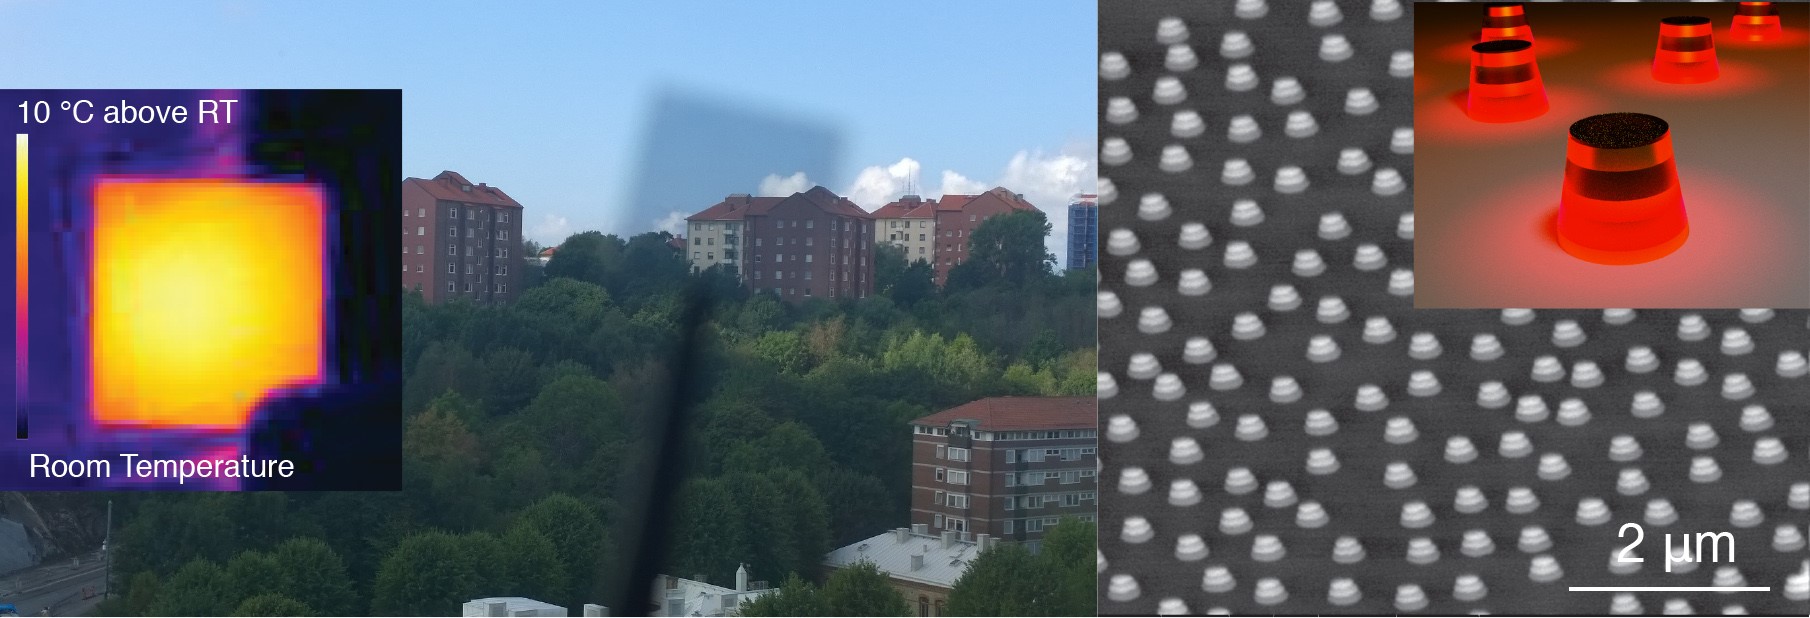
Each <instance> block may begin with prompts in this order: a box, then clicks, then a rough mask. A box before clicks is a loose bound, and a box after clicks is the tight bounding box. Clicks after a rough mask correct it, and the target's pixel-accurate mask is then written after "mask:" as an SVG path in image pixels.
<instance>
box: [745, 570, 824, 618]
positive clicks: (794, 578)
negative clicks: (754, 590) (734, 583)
mask: <svg viewBox="0 0 1810 618" xmlns="http://www.w3.org/2000/svg"><path fill="white" fill-rule="evenodd" d="M820 596H821V595H820V594H819V593H818V592H817V587H816V586H812V585H811V583H810V582H808V581H805V580H804V579H803V578H801V577H799V576H798V574H797V573H793V574H791V575H787V576H786V581H785V583H783V584H780V586H779V589H778V590H775V591H773V592H769V593H767V594H764V595H761V597H760V598H757V599H754V600H751V601H742V606H741V615H743V616H773V617H780V618H783V617H786V616H832V615H834V614H831V613H829V610H828V609H827V608H825V607H824V605H823V599H821V598H820Z"/></svg>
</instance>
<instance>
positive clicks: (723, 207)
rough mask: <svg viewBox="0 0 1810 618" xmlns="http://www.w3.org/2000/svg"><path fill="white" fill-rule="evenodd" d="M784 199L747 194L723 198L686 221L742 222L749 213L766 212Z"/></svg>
mask: <svg viewBox="0 0 1810 618" xmlns="http://www.w3.org/2000/svg"><path fill="white" fill-rule="evenodd" d="M784 199H786V198H783V197H752V196H749V195H745V194H740V195H731V196H729V197H726V198H723V201H721V202H717V203H716V204H715V205H712V206H711V207H709V208H705V209H704V210H702V211H699V212H698V214H695V215H692V216H689V217H686V218H685V220H686V221H740V220H741V219H742V217H743V216H746V215H747V214H748V213H749V211H756V212H757V213H758V212H766V211H767V209H770V208H772V207H773V205H774V204H778V203H779V202H780V201H781V200H784Z"/></svg>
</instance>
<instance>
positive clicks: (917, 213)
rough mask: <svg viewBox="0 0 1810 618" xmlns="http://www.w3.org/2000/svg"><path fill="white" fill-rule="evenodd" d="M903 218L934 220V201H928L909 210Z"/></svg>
mask: <svg viewBox="0 0 1810 618" xmlns="http://www.w3.org/2000/svg"><path fill="white" fill-rule="evenodd" d="M904 218H906V219H933V218H936V200H930V201H928V202H924V205H922V206H919V207H917V208H913V209H911V212H908V213H905V217H904Z"/></svg>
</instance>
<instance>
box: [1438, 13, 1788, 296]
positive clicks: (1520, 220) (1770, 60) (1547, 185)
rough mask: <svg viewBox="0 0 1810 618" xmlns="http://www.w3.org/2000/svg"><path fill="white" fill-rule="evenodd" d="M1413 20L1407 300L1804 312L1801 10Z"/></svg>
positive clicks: (1471, 15)
mask: <svg viewBox="0 0 1810 618" xmlns="http://www.w3.org/2000/svg"><path fill="white" fill-rule="evenodd" d="M1418 8H1419V9H1420V10H1419V11H1417V15H1416V19H1415V22H1414V55H1415V57H1416V59H1417V60H1418V61H1419V66H1418V67H1416V70H1415V71H1414V99H1415V103H1414V125H1415V132H1416V133H1418V134H1419V136H1418V137H1419V141H1420V143H1419V144H1418V146H1417V147H1418V148H1419V149H1420V150H1421V152H1420V154H1422V155H1425V156H1421V157H1417V158H1416V159H1415V166H1414V173H1415V178H1416V179H1417V182H1416V183H1415V184H1414V199H1415V206H1416V208H1415V212H1416V215H1417V217H1418V218H1419V219H1420V222H1419V225H1420V235H1419V237H1418V238H1417V239H1416V241H1415V245H1414V251H1415V257H1416V261H1417V262H1419V263H1420V265H1421V268H1420V269H1419V270H1418V272H1416V273H1415V274H1416V275H1417V278H1418V281H1417V282H1416V283H1417V286H1416V289H1415V295H1414V303H1415V306H1416V307H1421V308H1496V309H1499V308H1509V307H1531V308H1582V307H1631V308H1660V307H1667V308H1739V307H1777V308H1802V307H1810V209H1805V208H1804V204H1807V203H1810V184H1806V183H1805V182H1804V177H1803V170H1805V169H1810V116H1806V115H1805V114H1804V110H1805V109H1810V5H1806V4H1804V3H1788V2H1739V3H1734V2H1729V3H1689V2H1641V3H1533V2H1529V3H1489V4H1467V3H1451V4H1436V3H1423V4H1421V5H1420V6H1419V7H1418Z"/></svg>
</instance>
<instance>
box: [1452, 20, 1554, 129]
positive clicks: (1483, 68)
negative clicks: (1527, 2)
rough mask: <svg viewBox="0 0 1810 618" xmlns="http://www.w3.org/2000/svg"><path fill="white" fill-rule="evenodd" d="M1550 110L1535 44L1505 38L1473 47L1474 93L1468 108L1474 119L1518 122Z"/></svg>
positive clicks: (1472, 76) (1472, 73)
mask: <svg viewBox="0 0 1810 618" xmlns="http://www.w3.org/2000/svg"><path fill="white" fill-rule="evenodd" d="M1547 108H1548V105H1547V103H1546V85H1545V83H1544V82H1542V81H1541V80H1540V67H1539V65H1538V64H1536V63H1535V62H1534V56H1533V43H1530V42H1528V41H1524V40H1520V39H1505V40H1500V41H1486V42H1483V43H1478V44H1476V45H1472V46H1471V90H1470V98H1469V101H1468V104H1467V105H1466V107H1465V111H1466V113H1468V114H1470V116H1471V119H1473V120H1477V121H1481V122H1517V121H1521V120H1527V119H1529V118H1535V117H1538V116H1540V115H1541V114H1544V113H1546V110H1547Z"/></svg>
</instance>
